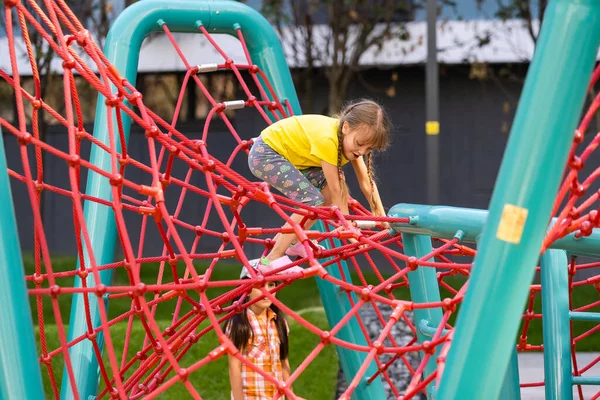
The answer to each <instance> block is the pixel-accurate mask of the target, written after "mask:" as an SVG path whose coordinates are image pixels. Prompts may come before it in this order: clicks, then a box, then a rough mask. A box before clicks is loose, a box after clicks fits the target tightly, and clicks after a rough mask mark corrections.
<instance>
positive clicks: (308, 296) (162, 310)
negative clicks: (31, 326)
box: [25, 257, 600, 399]
mask: <svg viewBox="0 0 600 400" xmlns="http://www.w3.org/2000/svg"><path fill="white" fill-rule="evenodd" d="M74 265H75V260H74V259H73V258H66V257H56V258H54V259H53V265H52V267H53V270H54V271H70V270H72V269H73V267H74ZM195 266H196V268H197V271H198V273H199V274H202V273H204V271H205V270H206V268H207V264H201V263H198V264H195ZM25 267H26V271H27V274H32V273H33V272H34V269H33V268H34V267H33V260H32V258H31V257H25ZM158 270H159V264H158V263H149V264H144V265H143V266H142V268H141V271H140V279H141V280H142V281H143V282H145V283H147V284H151V283H156V276H157V273H158ZM183 272H184V266H183V264H182V263H180V264H179V265H177V273H178V274H179V276H180V277H181V276H183ZM351 275H352V280H353V282H355V283H358V282H359V279H358V276H357V275H356V273H352V274H351ZM238 276H239V266H237V265H235V264H220V265H217V267H215V269H214V271H213V275H212V276H211V279H210V280H211V281H213V282H214V281H225V280H231V279H237V277H238ZM365 278H366V280H367V282H368V283H369V284H377V283H378V280H377V278H376V276H375V275H374V274H373V273H372V272H367V271H365ZM464 280H465V278H464V277H459V276H454V277H447V278H446V279H445V282H446V283H448V284H450V285H451V286H452V287H454V288H456V289H458V288H459V287H460V286H461V285H462V284H463V283H464ZM169 281H172V274H171V271H170V267H168V268H166V269H165V271H164V280H163V282H169ZM56 283H57V284H58V285H60V286H61V287H69V286H72V285H73V278H62V279H59V280H58V281H57V282H56ZM113 284H114V285H128V279H127V276H126V274H125V270H124V269H123V268H119V269H118V270H117V271H116V273H115V275H114V278H113ZM47 285H48V283H47V282H45V283H44V286H45V287H47ZM29 287H31V288H33V287H34V286H33V284H32V283H30V285H29ZM231 289H232V287H218V288H211V289H209V290H208V291H207V295H208V297H209V298H214V297H216V296H218V295H219V294H222V293H224V292H227V291H229V290H231ZM394 295H395V296H396V298H398V299H407V300H409V299H410V296H409V292H408V289H407V288H400V289H397V290H396V291H395V292H394ZM190 296H191V297H192V298H197V295H195V296H194V295H193V294H190ZM277 296H278V298H279V299H280V300H281V301H282V302H283V303H284V304H286V305H287V306H288V307H290V308H291V309H292V310H296V311H298V310H306V309H313V308H317V309H318V308H319V307H321V306H322V304H321V300H320V296H319V292H318V288H317V285H316V282H315V280H314V279H305V280H298V281H296V282H294V283H293V284H292V285H291V286H290V287H286V288H284V289H283V290H281V291H280V292H279V293H278V295H277ZM572 296H573V306H574V307H579V306H581V305H584V304H589V303H591V302H594V301H597V300H598V292H597V291H596V290H595V289H594V288H593V287H592V286H591V285H587V286H581V287H577V288H576V289H575V290H574V292H573V295H572ZM152 297H153V294H147V295H146V299H147V300H151V299H152ZM446 297H450V298H451V297H453V295H452V293H450V292H449V291H448V290H446V289H445V288H442V289H441V298H442V299H444V298H446ZM58 301H59V306H60V309H61V315H62V318H63V323H64V324H65V325H64V326H65V328H66V327H67V326H68V321H69V319H68V318H69V313H70V305H71V296H70V295H66V294H65V295H60V296H58ZM35 302H36V298H35V297H31V306H32V310H35V309H36V308H35ZM175 304H176V300H172V301H169V302H165V303H161V304H160V305H159V306H158V307H157V309H156V315H155V319H156V320H157V322H158V323H159V326H160V327H161V328H163V329H164V328H165V327H167V326H168V325H169V324H170V321H171V319H172V312H173V310H174V307H175ZM130 306H131V299H130V298H122V299H112V300H111V301H110V302H109V319H110V318H114V317H116V316H118V315H121V314H123V313H125V312H127V311H129V308H130ZM459 308H460V307H459ZM189 309H190V306H189V305H188V304H185V303H184V304H183V305H182V311H181V312H180V314H179V315H182V314H183V312H185V311H187V310H189ZM589 311H600V307H596V308H595V309H592V310H589ZM534 312H535V313H539V312H541V296H540V295H538V296H536V299H535V302H534ZM35 314H36V313H35V312H34V319H36V320H37V316H36V315H35ZM43 314H44V318H45V321H46V323H47V324H50V325H47V327H46V331H47V337H48V341H49V343H48V348H49V349H51V350H53V349H56V348H58V347H59V343H58V339H57V334H56V326H55V325H52V324H53V323H54V321H55V317H54V313H53V309H52V307H51V302H50V298H49V296H43ZM457 314H458V313H454V314H453V315H452V316H451V318H450V324H452V325H453V324H454V322H455V319H456V316H457ZM304 317H306V318H307V319H308V320H309V321H310V322H311V323H313V324H314V325H316V326H317V327H319V328H320V329H329V327H328V324H327V321H326V319H325V317H324V314H323V313H322V312H310V313H307V314H305V315H304ZM541 325H542V324H541V320H534V321H532V322H531V324H530V327H529V329H528V333H527V336H528V339H527V342H528V343H530V344H533V345H538V344H541V343H542V326H541ZM595 325H596V324H595V323H593V322H575V323H574V324H573V330H574V334H575V335H579V334H581V333H583V332H585V331H587V330H589V329H591V328H592V327H594V326H595ZM290 328H291V337H290V341H291V342H290V361H291V364H292V367H293V368H295V367H296V366H297V365H299V363H300V362H302V361H303V360H304V359H305V358H306V356H307V355H308V354H309V353H310V351H312V350H313V349H314V348H315V346H316V345H317V344H318V337H317V336H316V335H314V334H313V333H312V332H309V331H307V330H306V329H304V328H302V327H301V326H300V325H299V324H298V323H296V322H295V321H290ZM125 329H126V323H121V324H117V325H115V326H113V327H111V330H110V332H111V337H112V339H113V341H114V347H115V349H117V350H116V351H117V360H119V362H120V359H121V354H120V353H119V350H118V349H122V348H123V341H124V337H125ZM520 332H521V330H520V331H519V335H520ZM143 334H144V332H143V331H142V329H141V327H140V325H139V324H136V325H135V329H134V330H133V332H132V348H135V349H136V350H137V349H138V348H139V347H141V342H142V341H143ZM483 334H485V333H483ZM216 345H217V339H216V336H215V335H214V333H212V332H211V333H209V334H207V335H205V336H204V337H203V339H202V340H200V341H198V343H197V344H196V345H195V346H193V347H192V349H191V350H190V352H189V353H188V354H186V356H185V357H184V358H183V360H182V364H181V365H184V366H189V365H192V364H193V363H194V362H196V361H198V360H200V359H202V358H203V357H204V356H205V355H206V354H207V353H208V352H209V351H210V350H213V349H214V348H215V347H216ZM598 349H600V335H597V334H596V335H591V336H590V337H588V338H586V339H584V340H582V341H580V342H579V343H578V346H577V350H578V351H598ZM105 356H106V352H105ZM129 357H131V353H130V356H129ZM106 362H108V360H106ZM60 363H62V357H55V358H54V359H53V365H54V366H55V368H54V371H55V373H58V374H59V375H60V374H61V373H62V365H59V364H60ZM107 365H108V364H107ZM336 372H337V357H336V353H335V351H334V348H332V347H331V346H328V347H327V348H326V349H325V350H323V352H322V353H321V354H320V356H319V357H317V359H316V360H315V361H314V362H313V363H312V364H311V365H310V368H308V369H307V370H306V371H305V372H304V373H303V374H302V375H301V376H300V378H299V379H298V381H297V383H296V384H295V388H296V392H297V394H299V395H301V396H303V397H305V398H310V399H320V398H323V399H330V398H332V397H333V391H334V390H335V388H334V386H335V377H336ZM43 375H44V379H45V383H46V385H47V386H46V387H47V389H48V390H49V388H50V387H49V380H48V376H47V374H43ZM190 379H191V381H192V382H193V384H194V387H195V388H196V389H197V390H198V392H199V393H200V394H201V396H202V397H203V398H206V399H220V398H226V395H224V393H228V391H229V382H228V377H227V361H226V359H224V358H222V359H219V360H217V361H215V362H211V363H210V364H209V365H206V366H204V367H203V368H201V369H199V370H198V371H196V372H194V373H193V374H192V375H191V378H190ZM57 382H58V384H59V386H60V377H58V379H57ZM178 394H179V395H181V396H183V397H187V396H186V395H187V389H186V388H185V387H184V386H183V385H182V384H181V383H178V384H176V385H175V386H174V387H173V388H171V391H170V395H169V397H170V398H171V396H172V398H177V397H176V396H177V395H178Z"/></svg>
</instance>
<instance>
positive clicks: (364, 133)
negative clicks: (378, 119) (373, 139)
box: [342, 122, 372, 161]
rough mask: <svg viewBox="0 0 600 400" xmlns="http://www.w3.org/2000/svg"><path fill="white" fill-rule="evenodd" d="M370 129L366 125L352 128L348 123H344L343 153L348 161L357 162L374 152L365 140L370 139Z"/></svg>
mask: <svg viewBox="0 0 600 400" xmlns="http://www.w3.org/2000/svg"><path fill="white" fill-rule="evenodd" d="M368 129H369V127H368V126H366V125H361V126H360V127H358V128H351V127H350V125H349V124H348V123H347V122H344V125H342V135H343V136H342V153H343V154H344V157H346V160H348V161H352V160H356V159H357V158H359V157H362V156H364V155H365V154H367V153H369V152H370V151H371V150H372V149H371V147H370V144H369V143H366V141H365V140H364V139H365V138H366V137H368Z"/></svg>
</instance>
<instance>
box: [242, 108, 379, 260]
mask: <svg viewBox="0 0 600 400" xmlns="http://www.w3.org/2000/svg"><path fill="white" fill-rule="evenodd" d="M389 130H390V121H389V118H388V117H387V115H386V113H385V111H384V109H383V108H382V107H381V106H380V105H379V104H377V103H375V102H374V101H371V100H361V101H358V102H355V103H352V104H349V105H348V106H346V107H345V108H344V110H343V111H342V112H341V115H340V116H339V117H338V118H329V117H325V116H321V115H300V116H294V117H289V118H286V119H283V120H280V121H278V122H276V123H274V124H273V125H271V126H269V127H268V128H266V129H265V130H263V131H262V132H261V135H260V137H258V138H257V139H256V140H255V142H254V144H253V146H252V148H251V150H250V153H249V155H248V166H249V167H250V171H251V172H252V173H253V174H254V175H255V176H256V177H257V178H260V179H262V180H264V181H265V182H267V183H268V184H269V185H270V186H272V187H274V188H275V189H277V190H278V191H280V192H281V193H283V194H284V195H285V196H287V197H288V198H290V199H292V200H294V201H297V202H299V203H303V204H306V205H310V206H320V205H327V206H329V205H335V206H337V207H339V209H340V210H341V212H342V213H344V214H345V215H348V189H347V187H346V183H345V180H344V174H343V173H342V166H343V165H344V164H346V163H348V162H350V163H351V164H352V166H353V167H354V171H355V173H356V177H357V179H358V183H359V185H360V188H361V190H362V192H363V194H364V195H365V197H366V198H367V200H368V202H369V205H370V207H371V211H372V212H373V214H374V215H377V216H384V215H385V211H384V210H383V204H382V203H381V198H380V197H379V192H378V190H377V186H376V185H375V182H374V181H373V171H372V165H371V155H372V150H383V149H385V148H386V147H387V145H388V142H389V137H388V136H389ZM302 218H303V217H302V216H301V215H298V214H293V215H292V216H291V219H292V220H293V221H295V222H298V223H300V222H301V220H302ZM313 223H314V221H308V222H307V223H306V224H305V226H304V228H305V229H309V228H310V227H311V226H312V224H313ZM295 240H296V235H294V234H281V235H278V236H277V240H276V242H275V245H274V247H273V249H272V250H271V252H270V253H269V254H268V255H267V256H266V257H262V258H261V259H257V260H252V261H250V263H251V265H252V266H255V264H258V263H259V262H260V263H261V264H264V265H269V264H270V263H271V262H274V261H276V260H278V259H281V258H282V257H283V256H284V254H287V255H289V256H301V257H306V251H305V249H304V246H303V245H302V243H300V242H298V243H296V244H295V245H293V246H292V243H293V242H294V241H295ZM282 261H283V260H282Z"/></svg>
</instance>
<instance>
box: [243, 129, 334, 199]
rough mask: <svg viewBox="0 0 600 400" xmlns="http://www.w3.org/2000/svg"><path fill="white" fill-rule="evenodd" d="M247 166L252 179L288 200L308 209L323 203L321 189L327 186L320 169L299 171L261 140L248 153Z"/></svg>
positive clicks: (255, 141)
mask: <svg viewBox="0 0 600 400" xmlns="http://www.w3.org/2000/svg"><path fill="white" fill-rule="evenodd" d="M248 166H249V167H250V171H251V172H252V173H253V174H254V176H256V177H257V178H259V179H262V180H263V181H265V182H267V183H268V184H269V185H271V186H272V187H274V188H275V189H277V190H279V191H280V192H281V193H283V195H285V196H286V197H288V198H290V199H291V200H294V201H297V202H299V203H303V204H306V205H309V206H319V205H321V204H323V203H324V202H325V198H324V197H323V195H322V194H321V189H323V188H324V187H325V186H326V185H327V181H326V180H325V175H324V174H323V170H322V169H321V168H319V167H311V168H307V169H303V170H301V171H300V170H298V168H296V167H295V166H294V165H293V164H292V163H291V162H289V161H288V160H287V159H286V158H285V157H283V156H282V155H281V154H279V153H277V152H276V151H275V150H273V148H271V146H269V145H268V144H266V143H265V142H264V141H263V140H262V138H260V137H258V138H256V139H255V140H254V144H253V145H252V148H251V149H250V154H248Z"/></svg>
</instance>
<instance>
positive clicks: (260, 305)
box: [248, 282, 277, 312]
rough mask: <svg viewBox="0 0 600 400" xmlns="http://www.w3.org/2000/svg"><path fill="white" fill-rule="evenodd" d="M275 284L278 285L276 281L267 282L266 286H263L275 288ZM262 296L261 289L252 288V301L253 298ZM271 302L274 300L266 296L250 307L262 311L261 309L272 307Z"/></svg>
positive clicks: (249, 298) (250, 295) (250, 297)
mask: <svg viewBox="0 0 600 400" xmlns="http://www.w3.org/2000/svg"><path fill="white" fill-rule="evenodd" d="M275 286H277V284H276V282H267V283H265V286H263V287H264V288H265V289H267V290H271V289H274V288H275ZM273 295H275V293H273ZM261 296H262V292H261V291H260V289H258V288H252V291H251V292H250V294H249V295H248V300H249V301H252V300H254V299H256V298H257V297H261ZM271 304H273V302H272V301H271V300H269V299H268V298H266V297H265V298H264V299H262V300H259V301H257V302H256V303H254V304H253V305H251V306H250V307H253V308H254V311H259V312H261V311H264V310H266V309H267V308H269V307H271Z"/></svg>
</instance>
